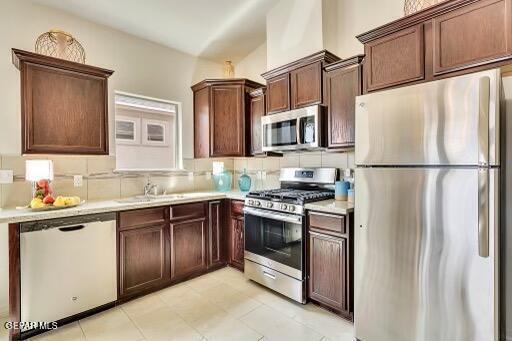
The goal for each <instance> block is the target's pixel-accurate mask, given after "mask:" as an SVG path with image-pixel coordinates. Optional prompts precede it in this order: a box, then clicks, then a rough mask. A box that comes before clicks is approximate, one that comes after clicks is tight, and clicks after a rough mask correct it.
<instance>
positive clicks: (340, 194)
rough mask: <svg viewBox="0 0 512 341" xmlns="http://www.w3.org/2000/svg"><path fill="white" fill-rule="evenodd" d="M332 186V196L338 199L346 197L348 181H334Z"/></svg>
mask: <svg viewBox="0 0 512 341" xmlns="http://www.w3.org/2000/svg"><path fill="white" fill-rule="evenodd" d="M334 186H335V187H334V198H335V199H336V200H339V201H346V200H347V199H348V190H349V188H350V183H348V182H347V181H336V183H335V185H334Z"/></svg>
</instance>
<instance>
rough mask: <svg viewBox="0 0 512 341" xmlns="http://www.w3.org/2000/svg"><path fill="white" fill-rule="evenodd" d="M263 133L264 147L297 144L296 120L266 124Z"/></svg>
mask: <svg viewBox="0 0 512 341" xmlns="http://www.w3.org/2000/svg"><path fill="white" fill-rule="evenodd" d="M263 134H264V141H265V146H266V147H279V146H289V145H294V144H297V120H289V121H283V122H276V123H270V124H266V125H265V126H264V128H263Z"/></svg>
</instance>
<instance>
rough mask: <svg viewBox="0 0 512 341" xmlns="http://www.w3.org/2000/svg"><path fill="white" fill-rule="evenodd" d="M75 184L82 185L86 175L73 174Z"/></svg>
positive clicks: (76, 185)
mask: <svg viewBox="0 0 512 341" xmlns="http://www.w3.org/2000/svg"><path fill="white" fill-rule="evenodd" d="M73 185H74V186H75V187H82V186H83V185H84V177H83V176H81V175H75V176H73Z"/></svg>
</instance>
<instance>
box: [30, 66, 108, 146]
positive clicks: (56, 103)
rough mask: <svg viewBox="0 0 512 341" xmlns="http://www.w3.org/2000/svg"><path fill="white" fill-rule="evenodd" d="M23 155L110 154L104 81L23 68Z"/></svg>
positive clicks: (41, 68)
mask: <svg viewBox="0 0 512 341" xmlns="http://www.w3.org/2000/svg"><path fill="white" fill-rule="evenodd" d="M22 70H24V72H23V73H22V98H23V101H22V126H23V127H22V128H23V129H22V132H23V133H22V135H23V136H22V147H23V153H24V154H25V153H47V154H54V153H55V154H108V129H107V120H108V118H107V79H106V78H102V77H96V76H92V75H88V74H80V73H78V72H74V71H68V70H66V69H57V68H54V67H50V66H46V65H38V64H32V63H27V64H25V68H24V69H22Z"/></svg>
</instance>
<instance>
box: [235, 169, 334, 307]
mask: <svg viewBox="0 0 512 341" xmlns="http://www.w3.org/2000/svg"><path fill="white" fill-rule="evenodd" d="M337 177H338V174H337V171H336V169H335V168H307V169H306V168H283V169H281V175H280V178H279V181H280V184H281V186H280V187H281V188H279V189H273V190H266V191H257V192H250V193H249V194H248V195H247V198H246V199H245V208H244V213H245V253H244V257H245V277H247V278H249V279H251V280H253V281H255V282H258V283H260V284H262V285H265V286H266V287H268V288H270V289H273V290H275V291H277V292H279V293H281V294H283V295H285V296H288V297H290V298H291V299H293V300H295V301H297V302H300V303H305V298H306V296H305V277H306V272H305V266H304V264H305V259H304V258H305V257H304V254H305V241H306V238H305V215H304V205H305V204H306V203H309V202H314V201H319V200H326V199H331V198H334V182H335V181H336V179H337Z"/></svg>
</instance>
